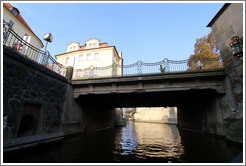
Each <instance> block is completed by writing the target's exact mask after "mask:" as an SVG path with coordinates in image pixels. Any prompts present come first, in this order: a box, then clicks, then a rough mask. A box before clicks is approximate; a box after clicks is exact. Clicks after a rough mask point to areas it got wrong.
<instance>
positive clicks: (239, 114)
mask: <svg viewBox="0 0 246 166" xmlns="http://www.w3.org/2000/svg"><path fill="white" fill-rule="evenodd" d="M243 12H245V11H244V3H226V4H224V6H223V7H222V8H221V9H220V11H219V12H218V13H217V14H216V15H215V16H214V18H213V19H212V20H211V21H210V23H209V24H208V25H207V27H211V28H212V30H213V32H214V35H215V39H216V42H217V45H218V48H219V50H220V54H221V57H222V60H223V63H224V66H225V70H226V72H227V75H228V82H229V83H230V85H231V87H232V88H231V89H232V90H231V91H229V92H227V93H231V94H233V95H234V98H232V100H231V101H233V102H232V103H231V105H232V108H231V114H230V115H229V116H228V117H225V118H224V126H225V131H226V138H228V139H230V140H233V141H235V142H243V138H244V137H243V126H244V124H243V117H244V116H243V112H244V108H243V103H244V102H243V93H244V90H243V80H244V78H243V61H244V60H245V58H244V57H243V56H237V55H236V56H235V54H234V53H233V52H234V51H233V50H232V48H231V43H233V40H232V39H233V38H234V37H238V38H239V39H240V40H241V41H243V31H244V29H245V27H244V24H243V20H244V18H243ZM233 95H232V96H233Z"/></svg>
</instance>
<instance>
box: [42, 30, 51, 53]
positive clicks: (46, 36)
mask: <svg viewBox="0 0 246 166" xmlns="http://www.w3.org/2000/svg"><path fill="white" fill-rule="evenodd" d="M44 40H45V41H46V45H45V48H44V52H46V48H47V45H48V42H49V43H51V42H52V40H53V36H52V34H51V33H46V34H45V35H44Z"/></svg>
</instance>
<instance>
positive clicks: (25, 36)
mask: <svg viewBox="0 0 246 166" xmlns="http://www.w3.org/2000/svg"><path fill="white" fill-rule="evenodd" d="M23 40H24V41H26V42H27V43H29V42H30V40H31V36H29V35H28V34H27V33H25V35H24V37H23Z"/></svg>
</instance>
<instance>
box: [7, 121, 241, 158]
mask: <svg viewBox="0 0 246 166" xmlns="http://www.w3.org/2000/svg"><path fill="white" fill-rule="evenodd" d="M242 150H243V145H238V144H234V143H231V142H229V141H227V140H225V139H224V138H221V137H214V136H211V135H201V134H195V133H192V132H187V131H183V130H179V129H178V128H177V127H176V125H167V124H154V123H133V122H129V123H128V124H127V126H125V127H117V128H114V129H108V130H103V131H98V132H93V133H87V134H81V135H76V136H73V137H69V138H66V139H65V141H64V142H63V144H62V145H56V146H43V147H41V148H39V149H33V150H32V151H28V152H21V153H17V154H12V155H8V156H6V155H4V163H5V162H15V163H16V162H17V163H230V162H231V161H232V160H233V159H234V158H235V157H236V156H237V155H239V154H240V153H241V152H242Z"/></svg>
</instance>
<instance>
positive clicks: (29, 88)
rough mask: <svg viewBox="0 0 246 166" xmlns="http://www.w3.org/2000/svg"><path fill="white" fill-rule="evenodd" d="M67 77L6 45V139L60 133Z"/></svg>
mask: <svg viewBox="0 0 246 166" xmlns="http://www.w3.org/2000/svg"><path fill="white" fill-rule="evenodd" d="M66 86H67V79H66V78H64V77H63V76H61V75H59V74H57V73H55V72H54V71H51V70H50V69H48V68H46V67H44V66H43V65H40V64H38V63H36V62H34V61H32V60H30V59H28V58H26V57H23V56H21V55H20V54H19V53H16V52H13V51H12V50H9V49H8V48H7V47H4V48H3V96H4V97H3V140H4V142H5V143H7V142H8V140H11V139H14V138H23V137H29V136H37V135H47V134H54V133H61V132H62V131H61V129H62V128H61V124H62V114H63V103H64V101H65V95H66Z"/></svg>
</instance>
